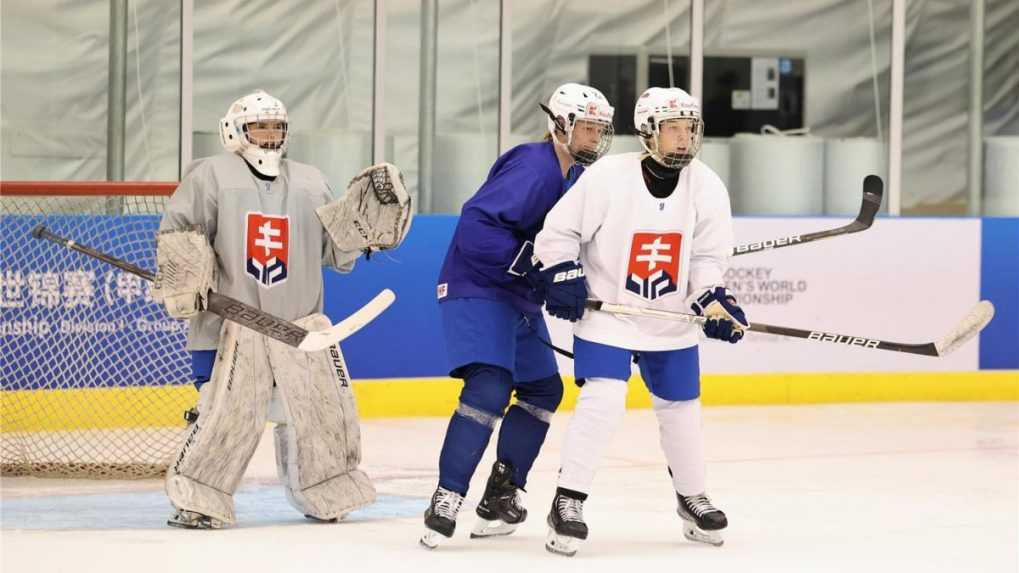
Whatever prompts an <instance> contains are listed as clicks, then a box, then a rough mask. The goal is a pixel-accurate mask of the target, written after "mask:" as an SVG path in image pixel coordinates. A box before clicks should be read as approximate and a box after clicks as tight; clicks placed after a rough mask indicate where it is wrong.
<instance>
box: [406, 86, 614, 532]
mask: <svg viewBox="0 0 1019 573" xmlns="http://www.w3.org/2000/svg"><path fill="white" fill-rule="evenodd" d="M542 108H543V109H544V111H545V112H546V113H547V114H548V130H549V134H548V136H546V138H545V141H542V142H538V143H527V144H523V145H519V146H517V147H514V148H513V149H511V150H509V151H508V152H506V153H505V154H503V155H502V156H501V157H499V159H498V160H496V162H495V165H493V166H492V169H491V171H490V172H489V174H488V179H487V180H486V181H485V183H484V184H482V186H481V188H480V189H479V190H478V192H477V193H475V194H474V196H473V197H471V198H470V199H469V200H468V201H467V202H466V203H465V204H464V206H463V209H462V211H461V213H460V221H459V223H458V224H457V227H456V231H455V232H454V235H453V239H452V241H451V243H450V246H449V250H448V251H447V253H446V260H445V261H444V262H443V265H442V270H441V272H440V274H439V284H438V293H437V294H438V299H439V302H440V305H439V308H440V311H441V315H442V326H443V334H444V336H445V340H446V348H447V352H448V354H449V362H450V376H453V377H454V378H460V379H462V380H463V381H464V386H463V390H462V391H461V393H460V401H459V404H458V405H457V408H456V411H455V412H454V413H453V416H452V418H451V420H450V422H449V427H448V429H447V430H446V437H445V441H444V442H443V445H442V452H441V454H440V456H439V485H438V488H437V489H436V490H435V493H434V494H433V495H432V499H431V503H430V505H429V507H428V509H427V510H426V511H425V528H426V529H425V534H424V535H423V536H422V537H421V543H422V545H424V546H426V547H428V548H435V547H437V546H438V545H439V543H440V542H441V541H442V540H443V539H444V538H448V537H452V535H453V531H454V529H455V528H456V516H457V513H458V512H459V510H460V506H461V504H462V503H463V499H464V496H465V495H466V494H467V488H468V486H469V485H470V480H471V477H472V476H473V475H474V471H475V470H476V469H477V466H478V463H479V462H480V461H481V457H482V455H483V454H484V452H485V448H486V447H487V445H488V442H489V439H490V437H491V435H492V430H493V428H494V427H495V425H496V423H497V422H498V421H499V420H500V418H501V419H502V425H501V428H500V430H499V437H498V444H497V452H496V462H495V464H494V466H493V467H492V473H491V475H490V477H489V479H488V483H487V486H486V488H485V492H484V495H483V497H482V499H481V501H480V503H479V504H478V507H477V513H478V517H479V520H478V523H477V525H476V526H475V528H474V530H473V531H472V533H471V537H488V536H492V535H507V534H509V533H512V532H513V531H514V530H515V529H516V527H517V526H518V525H519V524H520V523H522V522H523V521H524V519H525V518H526V517H527V510H526V509H524V508H523V507H522V505H521V502H520V498H519V493H520V491H521V490H522V489H523V488H524V486H525V485H526V482H527V474H528V472H529V471H530V469H531V465H532V464H533V463H534V459H535V458H536V457H537V455H538V450H539V449H540V448H541V445H542V443H543V442H544V440H545V434H546V433H547V432H548V427H549V421H550V419H551V417H552V414H553V413H554V412H555V411H556V408H558V407H559V402H560V401H561V400H562V395H563V384H562V379H561V378H560V377H559V373H558V369H557V367H556V362H555V357H554V356H553V354H552V350H551V348H549V347H548V346H547V345H546V342H547V341H548V339H549V335H548V329H547V327H546V326H545V320H544V317H543V315H542V313H541V304H542V302H543V299H544V295H543V293H542V291H543V289H541V288H540V285H541V284H543V282H546V281H547V280H550V278H549V277H551V276H553V275H554V274H555V272H556V271H557V269H556V268H554V267H553V268H549V269H546V270H544V271H537V272H532V273H530V274H529V275H528V277H527V278H525V277H523V276H520V275H521V274H522V273H516V274H512V273H510V272H507V270H508V269H510V268H511V267H513V265H514V264H517V265H524V268H521V269H520V270H523V271H526V270H530V269H527V268H526V263H527V262H528V261H529V260H530V254H529V252H528V250H527V247H525V245H526V246H528V247H529V245H530V241H533V240H534V237H535V235H536V234H537V233H538V231H540V230H541V226H542V223H543V222H544V219H545V214H546V213H548V211H549V210H550V209H551V208H552V207H553V206H554V205H555V203H556V201H558V200H559V198H560V197H562V195H563V194H564V193H565V192H566V190H567V189H569V187H570V186H571V185H572V184H573V182H574V181H576V180H577V177H579V176H580V173H581V172H582V171H583V166H584V165H589V164H591V163H593V162H594V161H595V160H597V159H598V158H599V157H601V156H602V155H603V154H604V153H605V152H606V151H607V150H608V148H609V146H610V145H611V141H612V115H613V109H612V106H610V105H609V102H608V100H606V99H605V96H604V95H602V93H601V92H599V91H598V90H596V89H594V88H592V87H589V86H584V85H579V84H573V83H570V84H565V85H562V86H560V87H559V88H558V89H556V90H555V92H554V93H553V94H552V97H551V98H550V100H549V102H548V106H542ZM536 285H537V286H539V288H535V286H536ZM554 308H555V301H549V309H550V312H553V311H554ZM553 314H554V312H553ZM514 393H515V395H516V399H517V402H516V404H514V406H513V407H511V408H509V409H508V410H507V408H506V407H507V406H508V405H509V402H510V397H511V395H512V394H514Z"/></svg>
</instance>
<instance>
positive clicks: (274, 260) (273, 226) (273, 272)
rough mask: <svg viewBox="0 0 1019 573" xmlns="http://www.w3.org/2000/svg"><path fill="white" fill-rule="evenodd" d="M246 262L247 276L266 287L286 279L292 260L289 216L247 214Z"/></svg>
mask: <svg viewBox="0 0 1019 573" xmlns="http://www.w3.org/2000/svg"><path fill="white" fill-rule="evenodd" d="M247 217H248V220H247V233H246V235H247V238H248V239H247V244H246V251H245V257H244V258H245V260H246V261H247V264H246V270H247V273H248V274H249V275H250V276H251V277H252V278H254V279H255V280H256V281H258V284H259V285H260V286H262V287H265V288H271V287H273V286H276V285H278V284H280V283H281V282H283V281H285V280H287V264H288V263H289V261H290V217H289V216H287V215H263V214H262V213H248V215H247Z"/></svg>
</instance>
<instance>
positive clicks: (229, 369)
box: [153, 91, 411, 529]
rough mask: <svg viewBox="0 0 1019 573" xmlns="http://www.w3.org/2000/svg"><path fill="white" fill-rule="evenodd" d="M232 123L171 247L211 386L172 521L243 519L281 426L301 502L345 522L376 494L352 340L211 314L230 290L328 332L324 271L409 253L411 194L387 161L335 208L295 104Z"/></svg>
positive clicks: (239, 114) (167, 268) (171, 221)
mask: <svg viewBox="0 0 1019 573" xmlns="http://www.w3.org/2000/svg"><path fill="white" fill-rule="evenodd" d="M219 127H220V135H221V139H222V143H223V146H224V147H225V148H226V153H222V154H220V155H217V156H214V157H209V158H206V159H201V160H198V161H195V162H194V163H192V164H191V165H190V166H189V169H188V171H187V173H186V174H185V176H184V177H183V180H182V181H181V183H180V186H179V187H178V188H177V190H176V191H175V192H174V194H173V196H172V197H171V198H170V200H169V201H168V202H167V204H166V210H165V214H164V215H163V219H162V221H161V223H160V232H159V234H158V235H157V238H156V243H157V250H156V263H157V273H156V281H155V283H154V286H153V298H154V299H155V300H157V301H159V302H162V303H164V304H165V306H166V309H167V311H168V312H169V314H170V315H171V316H173V317H175V318H181V319H190V324H189V329H188V343H187V346H188V350H190V351H191V356H192V370H193V373H194V376H195V384H196V386H198V389H199V400H198V408H197V414H195V413H194V411H192V412H191V414H192V415H191V416H190V419H189V421H190V422H191V425H190V426H189V428H188V430H187V432H186V437H185V441H184V443H183V445H182V446H181V449H180V451H179V453H178V454H177V456H176V457H175V458H174V459H173V460H172V461H171V465H170V468H169V470H168V471H167V475H166V493H167V495H168V496H169V498H170V502H171V503H172V504H173V506H174V508H175V511H174V513H173V514H172V516H171V517H170V520H169V521H168V524H169V525H172V526H177V527H185V528H195V529H212V528H219V527H223V526H225V525H230V524H232V523H234V521H235V514H234V505H233V492H234V491H235V489H236V487H237V485H238V482H239V481H240V479H241V477H242V476H243V474H244V470H245V468H246V467H247V465H248V461H249V460H250V459H251V456H252V454H253V453H254V451H255V447H256V446H257V445H258V441H259V439H260V438H261V436H262V431H263V429H264V427H265V423H266V420H267V419H268V420H269V421H272V422H274V423H275V424H276V426H275V428H274V443H275V449H276V460H277V473H278V474H279V477H280V480H281V481H282V482H283V485H284V488H285V491H286V494H287V499H288V500H289V501H290V503H291V504H292V505H293V506H294V507H295V508H296V509H297V510H298V511H300V512H301V513H302V514H304V515H305V516H307V517H308V518H309V519H313V520H318V521H336V520H338V519H340V518H342V517H343V516H344V515H345V514H346V513H348V512H350V511H352V510H354V509H357V508H360V507H363V506H365V505H367V504H370V503H372V502H373V501H374V499H375V488H374V486H373V485H372V483H371V481H370V480H369V478H368V476H367V475H365V473H364V472H363V471H361V470H360V469H358V465H359V464H360V461H361V435H360V426H359V420H358V414H357V408H356V405H355V403H354V396H353V393H352V389H351V387H350V378H349V376H348V372H347V368H346V364H345V362H344V359H343V354H342V353H341V352H340V348H339V346H338V345H336V346H333V347H330V348H329V349H328V350H325V351H322V352H314V353H305V352H302V351H299V350H296V349H294V348H291V347H289V346H286V345H284V344H282V343H280V342H277V341H276V340H272V339H269V338H267V337H264V336H262V335H260V334H258V333H256V332H254V331H251V330H248V329H246V328H244V327H241V326H239V325H237V324H235V323H233V322H229V321H224V320H223V319H222V318H220V317H219V316H217V315H215V314H213V313H211V312H203V309H204V308H205V305H206V299H207V297H208V293H209V292H210V291H215V292H218V293H221V294H224V295H227V296H230V297H233V298H235V299H237V300H239V301H241V302H244V303H247V304H249V305H252V306H255V307H257V308H260V309H262V310H265V311H267V312H270V313H271V314H274V315H276V316H278V317H280V318H284V319H287V320H291V321H293V322H295V323H296V324H298V325H299V326H303V327H304V328H306V329H309V330H318V329H321V328H324V327H328V326H329V325H330V324H329V319H328V318H327V317H326V316H325V315H324V314H322V299H323V287H322V267H323V266H329V267H332V268H333V269H336V270H338V271H340V272H350V271H351V270H352V268H353V266H354V261H355V260H356V259H357V258H358V257H359V256H360V255H361V254H362V253H367V252H371V251H376V250H381V249H388V248H393V247H395V246H397V245H398V244H399V243H400V242H401V241H402V240H403V237H404V236H405V234H406V232H407V230H408V228H409V225H410V219H411V208H410V198H409V196H408V195H407V192H406V190H405V189H404V187H403V182H402V180H401V177H400V174H399V171H397V170H396V168H395V167H393V166H392V165H388V164H382V165H378V166H373V167H370V168H368V169H366V170H365V171H364V172H362V173H361V174H360V175H358V176H357V177H355V178H354V180H353V181H352V182H351V184H350V187H349V188H348V189H347V192H346V194H345V195H344V196H343V197H342V198H340V199H338V200H334V199H333V197H332V193H331V191H330V189H329V186H328V184H327V183H326V180H325V177H324V176H323V175H322V173H321V172H320V171H319V170H318V169H316V168H315V167H312V166H310V165H305V164H302V163H298V162H296V161H292V160H290V159H286V158H285V157H284V152H285V151H286V148H287V141H288V135H287V130H288V122H287V112H286V108H285V107H284V106H283V104H282V102H280V101H279V100H278V99H276V98H274V97H272V96H270V95H269V94H267V93H265V92H263V91H256V92H254V93H252V94H249V95H247V96H245V97H242V98H241V99H239V100H237V101H236V102H234V103H233V104H232V105H231V106H230V108H229V110H228V111H227V114H226V116H225V117H224V118H223V119H222V120H221V121H220V125H219Z"/></svg>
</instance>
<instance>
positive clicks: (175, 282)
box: [152, 227, 216, 318]
mask: <svg viewBox="0 0 1019 573" xmlns="http://www.w3.org/2000/svg"><path fill="white" fill-rule="evenodd" d="M215 286H216V253H215V252H213V250H212V246H211V245H209V240H208V239H207V238H206V236H205V231H204V229H202V228H201V227H194V228H191V229H186V230H181V231H162V232H160V233H159V234H158V235H156V280H155V281H154V282H153V283H152V300H154V301H156V302H159V303H163V304H164V305H165V306H166V312H167V313H169V315H170V316H172V317H173V318H191V317H192V316H194V315H196V314H197V313H198V312H199V311H202V310H205V308H207V302H208V298H209V291H210V290H212V289H213V288H214V287H215Z"/></svg>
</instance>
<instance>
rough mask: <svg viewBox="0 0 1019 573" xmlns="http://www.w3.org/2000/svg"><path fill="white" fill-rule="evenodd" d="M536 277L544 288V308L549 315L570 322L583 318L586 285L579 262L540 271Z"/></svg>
mask: <svg viewBox="0 0 1019 573" xmlns="http://www.w3.org/2000/svg"><path fill="white" fill-rule="evenodd" d="M538 276H539V277H540V279H541V282H542V283H543V284H544V286H545V288H546V291H545V308H546V309H548V313H549V314H551V315H552V316H554V317H557V318H562V319H565V320H568V321H570V322H576V321H577V320H579V319H580V318H581V317H582V316H584V304H585V303H586V302H587V283H586V282H585V281H584V267H582V266H581V265H580V263H579V262H577V261H566V262H564V263H559V264H558V265H553V266H551V267H549V268H547V269H540V270H539V271H538Z"/></svg>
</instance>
